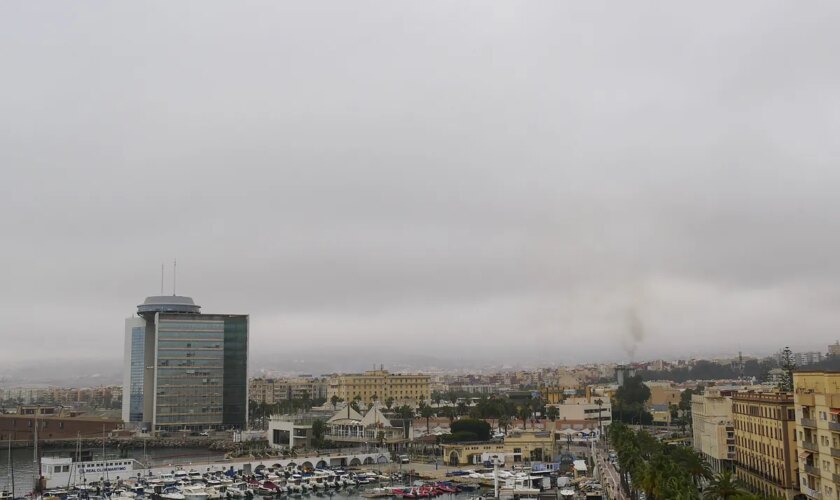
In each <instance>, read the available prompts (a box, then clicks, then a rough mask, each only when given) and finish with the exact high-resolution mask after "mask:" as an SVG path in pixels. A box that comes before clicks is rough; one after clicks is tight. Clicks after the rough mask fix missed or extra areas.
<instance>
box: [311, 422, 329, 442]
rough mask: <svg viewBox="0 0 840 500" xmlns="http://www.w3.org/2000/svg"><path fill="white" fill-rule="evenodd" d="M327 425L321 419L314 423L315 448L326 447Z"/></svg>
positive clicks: (313, 437)
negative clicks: (325, 434)
mask: <svg viewBox="0 0 840 500" xmlns="http://www.w3.org/2000/svg"><path fill="white" fill-rule="evenodd" d="M326 430H327V424H326V422H324V421H323V420H321V419H320V418H317V419H315V420H314V421H313V422H312V444H313V445H314V446H315V448H322V447H323V446H324V433H326Z"/></svg>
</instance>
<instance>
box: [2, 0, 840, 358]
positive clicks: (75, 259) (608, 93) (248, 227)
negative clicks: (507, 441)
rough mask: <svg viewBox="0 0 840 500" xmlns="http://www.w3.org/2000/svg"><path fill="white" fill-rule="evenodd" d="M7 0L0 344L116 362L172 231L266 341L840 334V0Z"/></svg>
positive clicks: (353, 346)
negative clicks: (42, 0)
mask: <svg viewBox="0 0 840 500" xmlns="http://www.w3.org/2000/svg"><path fill="white" fill-rule="evenodd" d="M724 5H725V8H726V10H725V12H726V15H721V12H723V6H724ZM824 5H825V6H829V5H831V4H828V3H826V4H824ZM0 9H2V12H3V14H4V15H2V16H0V33H3V36H2V40H0V56H2V58H3V60H4V61H5V63H6V64H5V71H4V74H5V78H4V79H3V81H2V82H0V89H2V90H3V92H2V97H0V105H1V106H2V108H3V110H4V112H3V113H0V130H2V131H3V133H2V134H0V162H2V164H3V165H4V169H3V172H4V174H5V175H4V182H3V183H2V184H0V210H2V212H3V213H4V214H7V216H6V217H4V218H2V221H0V228H2V230H3V234H4V235H6V236H7V238H6V239H5V240H4V243H5V244H4V245H3V246H2V247H0V260H2V262H3V263H4V271H3V275H2V276H3V283H4V286H3V287H2V288H0V303H2V304H3V305H2V316H3V320H4V321H3V323H4V326H5V327H6V329H7V332H8V333H5V334H4V335H3V337H2V340H3V349H0V364H3V365H4V366H5V367H7V369H11V370H14V369H17V368H16V367H33V366H35V367H43V366H49V370H50V371H51V372H54V373H57V374H58V373H64V372H68V371H72V370H75V368H72V369H71V368H70V367H72V366H74V364H78V365H79V366H80V369H85V368H86V369H88V370H89V371H93V372H94V373H95V372H96V371H97V367H100V366H104V365H106V364H107V363H109V362H111V361H109V360H113V362H118V361H119V359H120V357H121V355H122V340H123V338H122V335H121V333H122V329H121V328H120V324H121V323H122V322H123V321H124V319H125V318H126V317H128V316H130V315H131V314H132V312H133V311H134V308H135V307H136V305H137V303H138V300H137V297H143V296H146V295H152V294H156V293H157V292H158V289H159V288H160V283H159V281H160V263H161V262H162V261H163V262H166V263H167V266H168V267H169V264H168V263H169V262H171V261H172V259H174V258H177V259H178V289H177V291H178V293H179V294H181V293H183V294H185V295H190V296H195V297H201V302H202V305H203V306H205V307H206V308H208V309H209V310H225V311H232V312H242V313H247V314H249V315H250V317H251V323H250V334H251V345H252V347H253V349H252V355H253V356H254V363H255V365H256V366H267V365H269V364H271V363H275V362H276V363H280V362H286V361H285V360H288V359H291V360H294V359H301V358H305V359H314V360H316V361H318V362H319V363H330V362H333V361H335V362H337V363H345V365H344V366H349V365H353V366H365V365H370V364H372V363H385V364H386V365H387V364H389V359H388V358H389V357H390V359H392V360H395V361H404V360H409V361H411V360H412V359H414V358H422V359H475V360H476V361H475V362H476V363H481V362H488V360H498V362H500V363H501V362H505V360H510V361H511V362H517V360H518V361H519V362H521V361H522V360H530V359H533V360H556V361H557V362H563V363H575V362H585V361H630V360H638V359H655V358H675V357H680V356H682V357H691V356H695V357H696V356H712V355H720V354H722V353H737V352H738V351H744V352H754V353H757V354H758V353H767V354H769V353H772V352H775V351H776V350H778V349H780V348H782V347H784V346H786V345H792V346H795V347H796V348H797V350H803V351H804V350H814V349H823V348H824V346H826V345H827V344H830V343H833V342H834V341H835V340H837V339H838V338H840V307H837V306H838V304H839V303H840V285H838V283H840V279H838V278H840V264H838V261H837V260H836V259H835V258H834V256H835V255H836V254H837V253H838V252H840V237H838V236H837V235H838V234H840V232H838V231H837V230H836V229H837V225H838V222H837V221H836V217H834V214H835V213H837V211H838V209H840V202H838V201H837V197H836V196H835V191H836V189H835V187H836V186H838V185H840V169H837V168H836V167H835V166H834V164H833V163H834V160H835V159H836V158H837V154H838V151H840V139H838V137H840V134H837V133H836V132H837V131H838V128H840V122H838V118H837V116H838V114H837V113H836V112H835V110H836V108H837V102H836V97H835V95H834V94H835V92H834V86H835V85H834V84H835V83H836V81H837V80H838V76H840V74H838V70H837V65H836V64H834V59H835V56H834V53H835V52H836V51H835V50H834V49H835V48H836V47H837V37H836V35H835V26H836V25H837V21H840V12H838V11H837V9H836V8H833V7H832V8H828V7H827V8H823V9H819V8H813V9H803V8H801V7H800V6H798V5H793V4H786V3H773V2H769V3H768V2H757V1H756V2H743V3H739V4H736V5H732V4H723V3H718V4H715V3H714V2H713V3H710V4H704V5H703V6H695V7H694V8H692V9H691V10H689V9H688V8H687V7H686V6H683V5H676V4H675V5H653V4H650V5H610V6H609V7H608V8H607V7H605V6H598V5H594V4H586V5H579V6H572V5H561V4H555V3H550V2H534V3H528V4H527V5H511V4H504V3H490V4H487V3H470V2H463V3H460V2H459V3H456V4H449V5H445V6H441V5H430V4H415V5H393V4H382V3H378V2H367V1H359V2H354V3H353V7H352V8H350V7H348V6H347V5H346V4H342V3H338V2H336V3H330V2H327V3H324V4H319V5H281V4H273V5H265V4H257V3H250V2H237V3H235V4H233V3H218V2H204V3H202V4H201V7H200V8H197V7H191V4H180V5H172V4H171V3H155V2H149V3H144V4H142V5H128V4H107V7H105V6H103V5H102V4H95V3H72V4H71V3H68V4H60V5H52V6H50V8H49V15H46V14H47V13H46V12H45V10H44V7H43V6H39V5H37V4H32V3H30V2H10V3H6V4H4V5H3V6H2V7H0ZM169 273H170V274H168V277H167V282H166V286H165V292H166V293H169V290H170V287H169V282H170V280H169V277H170V276H171V269H170V271H169ZM342 356H344V357H345V358H347V359H345V360H342V359H341V357H342Z"/></svg>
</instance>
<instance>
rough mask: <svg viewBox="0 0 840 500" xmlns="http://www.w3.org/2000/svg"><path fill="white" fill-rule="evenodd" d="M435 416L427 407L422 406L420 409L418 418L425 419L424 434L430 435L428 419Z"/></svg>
mask: <svg viewBox="0 0 840 500" xmlns="http://www.w3.org/2000/svg"><path fill="white" fill-rule="evenodd" d="M434 414H435V410H434V409H433V408H432V407H431V406H429V405H427V404H424V405H422V406H421V407H420V416H421V417H423V418H425V419H426V434H430V433H431V430H430V429H429V419H430V418H432V415H434Z"/></svg>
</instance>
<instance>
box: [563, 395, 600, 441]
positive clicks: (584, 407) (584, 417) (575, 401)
mask: <svg viewBox="0 0 840 500" xmlns="http://www.w3.org/2000/svg"><path fill="white" fill-rule="evenodd" d="M550 406H555V407H556V408H557V410H558V412H557V421H559V422H563V421H582V422H584V424H585V426H586V428H589V429H592V430H593V431H597V432H599V433H600V432H601V430H602V429H603V431H604V432H606V429H607V428H608V427H609V426H610V424H612V404H611V402H610V398H608V397H598V396H592V395H591V394H589V396H583V397H568V398H566V399H565V400H564V401H563V402H562V403H559V404H554V405H550Z"/></svg>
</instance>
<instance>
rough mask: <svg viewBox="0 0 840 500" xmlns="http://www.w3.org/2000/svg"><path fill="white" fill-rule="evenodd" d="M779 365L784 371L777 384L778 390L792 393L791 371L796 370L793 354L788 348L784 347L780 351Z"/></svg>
mask: <svg viewBox="0 0 840 500" xmlns="http://www.w3.org/2000/svg"><path fill="white" fill-rule="evenodd" d="M779 365H780V366H781V368H782V370H783V371H784V376H783V377H782V381H781V382H779V389H781V390H783V391H785V392H793V371H794V370H796V361H795V360H794V359H793V352H792V351H791V350H790V347H785V348H784V349H783V350H782V356H781V359H780V361H779Z"/></svg>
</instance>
